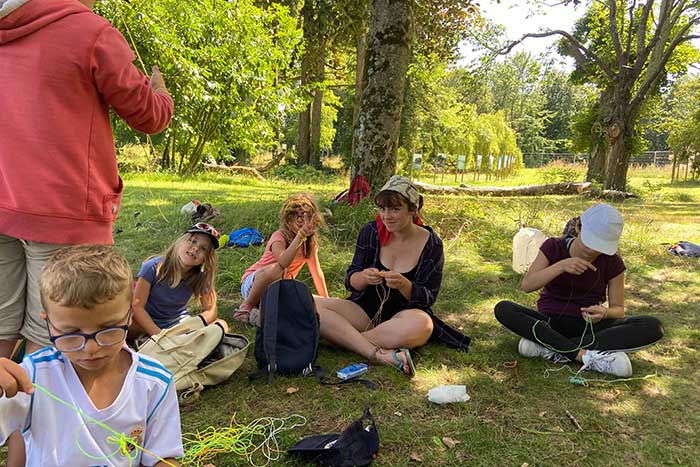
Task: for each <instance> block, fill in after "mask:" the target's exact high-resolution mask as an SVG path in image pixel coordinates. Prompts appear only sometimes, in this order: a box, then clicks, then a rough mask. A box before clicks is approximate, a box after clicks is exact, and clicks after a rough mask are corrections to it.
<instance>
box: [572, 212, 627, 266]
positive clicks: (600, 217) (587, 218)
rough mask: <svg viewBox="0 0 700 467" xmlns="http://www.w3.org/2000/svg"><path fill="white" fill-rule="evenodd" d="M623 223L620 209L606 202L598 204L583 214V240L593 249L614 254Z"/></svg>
mask: <svg viewBox="0 0 700 467" xmlns="http://www.w3.org/2000/svg"><path fill="white" fill-rule="evenodd" d="M623 225H624V221H623V220H622V214H620V211H618V210H617V209H615V208H614V207H612V206H610V205H607V204H604V203H601V204H596V205H595V206H593V207H590V208H588V209H587V210H586V211H585V212H584V213H583V214H581V241H582V242H583V244H584V245H586V246H587V247H588V248H590V249H591V250H595V251H598V252H600V253H603V254H606V255H614V254H615V253H616V252H617V245H618V243H619V241H620V235H622V227H623Z"/></svg>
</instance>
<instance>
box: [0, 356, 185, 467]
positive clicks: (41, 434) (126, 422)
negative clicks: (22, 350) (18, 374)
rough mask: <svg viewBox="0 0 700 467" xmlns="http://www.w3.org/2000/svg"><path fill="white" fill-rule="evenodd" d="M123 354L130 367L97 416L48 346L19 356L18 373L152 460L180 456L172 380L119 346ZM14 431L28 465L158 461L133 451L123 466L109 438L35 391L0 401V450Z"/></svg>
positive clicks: (69, 368)
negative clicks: (21, 370) (19, 434)
mask: <svg viewBox="0 0 700 467" xmlns="http://www.w3.org/2000/svg"><path fill="white" fill-rule="evenodd" d="M124 350H125V351H128V352H129V353H130V355H131V358H132V363H131V367H130V368H129V370H128V372H127V375H126V378H125V379H124V384H123V386H122V388H121V391H120V392H119V395H118V396H117V398H116V399H115V401H114V402H113V403H112V404H111V405H110V406H109V407H106V408H104V409H102V410H98V409H96V408H95V406H94V404H93V403H92V401H91V400H90V398H89V397H88V395H87V392H86V391H85V388H84V387H83V385H82V383H81V382H80V380H79V379H78V375H77V374H76V373H75V370H74V369H73V365H71V364H70V362H69V361H68V359H67V358H65V357H64V356H63V355H62V354H61V353H60V352H59V351H57V350H56V349H54V348H53V347H46V348H44V349H41V350H39V351H37V352H35V353H33V354H32V355H29V356H27V357H25V358H24V361H23V362H22V367H23V368H24V369H25V370H26V371H27V373H28V374H29V377H30V378H31V380H32V382H35V383H38V384H40V385H42V386H43V387H45V388H47V389H48V390H49V391H51V392H52V393H53V394H55V395H57V396H58V397H60V398H61V399H63V400H64V401H66V402H68V403H69V404H71V405H72V406H73V407H77V408H79V409H80V410H82V411H83V412H84V413H85V414H87V415H88V416H90V417H92V418H94V419H95V420H98V421H100V422H102V423H104V424H105V425H107V426H109V427H111V428H112V429H113V430H114V431H116V432H117V433H123V434H125V435H126V436H128V437H132V438H134V439H136V442H137V443H138V444H139V445H140V446H142V447H144V448H145V449H147V450H148V451H150V452H152V453H154V454H155V455H157V456H159V457H161V458H163V459H167V458H174V457H181V456H182V455H183V450H182V432H181V428H180V412H179V408H178V402H177V394H176V393H175V384H174V383H173V378H172V374H171V373H170V372H169V371H168V370H167V369H166V368H165V367H164V366H163V365H161V364H160V363H158V361H156V360H154V359H152V358H150V357H146V356H144V355H140V354H137V353H134V352H133V351H131V350H130V349H128V348H127V347H124ZM16 430H22V433H23V435H24V441H25V443H26V450H27V466H30V467H34V466H37V467H38V466H71V467H104V466H109V467H122V466H124V467H128V466H129V465H134V466H139V465H141V464H143V465H146V466H152V465H155V464H156V463H158V461H159V459H156V458H154V457H152V456H150V455H149V454H147V453H145V452H141V451H140V450H139V452H132V453H131V454H130V455H131V456H132V457H133V456H134V455H135V456H136V457H135V458H134V459H133V461H132V462H130V461H129V459H128V458H127V457H126V456H124V455H123V454H122V453H121V452H119V448H118V446H117V445H115V444H113V443H110V442H109V440H108V438H109V437H110V436H113V433H111V432H108V431H106V430H105V429H104V428H101V427H100V426H98V425H96V424H94V423H92V422H90V421H88V420H86V419H84V417H83V416H81V415H79V414H78V413H76V412H75V411H73V410H71V409H69V408H68V407H66V406H64V405H63V404H61V403H60V402H58V401H55V400H53V399H51V398H50V397H48V396H47V395H46V394H44V393H43V392H41V391H38V390H35V392H34V394H32V395H31V396H29V395H27V394H24V393H20V394H18V395H17V396H16V397H13V398H11V399H7V398H5V397H2V398H0V444H2V443H4V442H5V441H6V440H7V437H8V436H9V435H10V433H12V432H13V431H16ZM115 452H116V453H115ZM113 453H115V454H113Z"/></svg>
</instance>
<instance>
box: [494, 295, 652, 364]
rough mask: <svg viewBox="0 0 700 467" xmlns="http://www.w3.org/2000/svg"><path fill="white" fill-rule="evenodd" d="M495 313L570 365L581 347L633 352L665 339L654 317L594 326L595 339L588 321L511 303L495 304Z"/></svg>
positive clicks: (504, 322) (511, 328)
mask: <svg viewBox="0 0 700 467" xmlns="http://www.w3.org/2000/svg"><path fill="white" fill-rule="evenodd" d="M494 313H495V315H496V319H497V320H498V322H499V323H501V324H502V325H503V326H505V327H506V328H508V329H510V330H511V331H513V332H514V333H516V334H517V335H519V336H520V337H524V338H525V339H529V340H531V341H533V342H536V343H538V344H542V343H544V344H546V345H547V346H548V347H549V348H551V349H552V350H555V351H557V350H559V351H560V352H558V353H560V354H562V355H564V356H566V357H567V358H568V359H569V360H571V361H574V360H575V359H576V356H577V355H578V352H579V351H578V347H579V344H580V346H581V347H582V348H585V349H590V350H616V351H621V352H634V351H637V350H641V349H643V348H644V347H648V346H650V345H652V344H654V343H656V342H657V341H658V340H660V339H661V338H662V337H663V335H664V328H663V326H662V325H661V321H659V320H658V319H656V318H654V317H653V316H632V317H628V318H615V319H603V320H601V321H598V322H597V323H595V324H594V325H593V334H595V337H594V336H593V335H592V334H591V326H590V325H589V326H588V328H586V321H585V320H584V319H583V318H578V317H576V316H568V315H545V314H542V313H540V312H538V311H535V310H532V309H530V308H526V307H524V306H522V305H518V304H517V303H513V302H508V301H503V302H499V303H498V304H496V308H495V309H494ZM533 329H534V330H535V333H536V334H537V337H535V335H534V334H533ZM584 330H585V331H586V334H585V335H583V341H582V339H581V335H582V334H583V333H584Z"/></svg>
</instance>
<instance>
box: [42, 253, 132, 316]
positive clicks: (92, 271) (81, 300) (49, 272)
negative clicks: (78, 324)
mask: <svg viewBox="0 0 700 467" xmlns="http://www.w3.org/2000/svg"><path fill="white" fill-rule="evenodd" d="M39 280H40V292H41V303H42V305H43V306H44V310H46V309H47V305H48V302H49V301H51V302H53V303H57V304H59V305H61V306H67V307H79V308H87V309H90V308H93V307H94V306H95V305H99V304H102V303H106V302H108V301H110V300H112V299H114V298H115V297H116V296H118V295H119V294H121V293H123V292H124V291H125V290H126V291H128V292H129V295H128V299H129V303H131V297H132V294H133V280H134V278H133V274H132V272H131V268H130V267H129V263H128V262H127V261H126V259H124V257H123V256H122V255H121V254H119V253H118V252H117V250H115V249H114V248H113V247H110V246H107V245H77V246H70V247H66V248H61V249H60V250H58V251H57V252H56V253H54V255H53V256H51V258H49V260H48V261H47V262H46V264H45V265H44V268H43V269H42V271H41V277H40V279H39Z"/></svg>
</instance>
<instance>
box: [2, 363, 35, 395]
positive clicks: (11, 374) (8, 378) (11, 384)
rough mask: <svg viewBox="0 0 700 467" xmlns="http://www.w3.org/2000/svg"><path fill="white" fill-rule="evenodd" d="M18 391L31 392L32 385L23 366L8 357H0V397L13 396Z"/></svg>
mask: <svg viewBox="0 0 700 467" xmlns="http://www.w3.org/2000/svg"><path fill="white" fill-rule="evenodd" d="M18 391H22V392H26V393H27V394H32V393H33V392H34V386H33V385H32V381H31V380H30V379H29V375H28V374H27V372H26V371H24V368H22V367H21V366H19V365H18V364H16V363H15V362H13V361H12V360H10V359H7V358H0V397H1V396H3V395H5V396H6V397H8V398H9V397H15V396H16V395H17V392H18Z"/></svg>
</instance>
